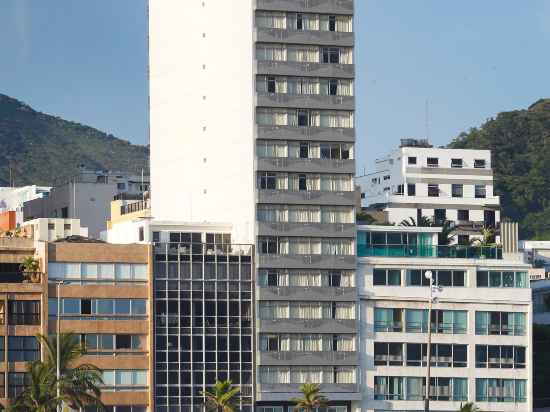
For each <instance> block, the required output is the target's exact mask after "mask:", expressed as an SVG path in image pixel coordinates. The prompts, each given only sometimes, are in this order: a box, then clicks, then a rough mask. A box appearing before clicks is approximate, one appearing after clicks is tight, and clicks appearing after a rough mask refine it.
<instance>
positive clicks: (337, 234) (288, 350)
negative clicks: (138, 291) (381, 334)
mask: <svg viewBox="0 0 550 412" xmlns="http://www.w3.org/2000/svg"><path fill="white" fill-rule="evenodd" d="M353 13H354V2H353V0H321V1H306V0H299V1H295V0H239V1H227V0H211V1H184V2H181V1H180V2H174V1H170V0H150V1H149V51H150V53H149V72H150V123H151V125H150V134H151V139H150V140H151V141H150V143H151V185H152V191H151V216H152V219H153V221H154V220H159V221H172V222H188V224H193V223H194V222H197V223H206V224H213V225H217V226H224V225H226V226H228V227H230V228H231V240H232V242H234V243H238V244H254V245H255V246H256V247H255V254H256V255H255V263H256V265H255V269H256V271H255V273H254V279H255V280H256V293H255V298H256V299H255V314H256V319H255V332H256V333H255V349H256V356H255V373H254V394H253V401H254V405H255V408H256V410H258V411H263V412H273V411H275V412H279V411H281V412H282V411H283V410H284V411H285V412H286V410H287V408H292V407H293V404H292V402H291V401H290V399H291V398H292V397H294V396H298V394H299V386H300V384H301V383H305V382H314V383H319V384H321V385H322V386H323V390H324V392H325V393H326V394H327V396H328V397H329V398H330V399H331V401H332V403H331V408H335V409H338V411H342V412H345V411H348V412H349V411H350V410H351V407H352V406H351V405H352V402H357V401H358V400H359V399H360V395H359V381H358V375H359V373H358V369H357V366H358V365H357V361H358V354H357V348H356V345H355V342H356V339H357V313H358V312H357V305H356V301H357V294H356V289H355V269H356V257H355V235H356V231H355V210H354V201H355V198H354V196H355V194H354V187H353V175H354V173H355V160H354V142H355V127H354V126H355V125H354V109H355V98H354V78H355V66H354V56H353V54H354V40H355V39H354V33H353ZM183 22H185V23H183ZM191 52H192V53H191ZM190 56H192V57H191V58H190ZM128 225H131V224H130V223H128ZM151 226H153V223H152V224H151ZM117 236H118V235H117ZM146 236H147V235H146ZM146 236H144V239H145V238H146ZM151 236H152V235H151ZM153 241H154V240H153ZM193 385H194V383H193ZM207 386H208V384H207V383H204V387H205V388H206V387H207ZM155 402H156V403H157V406H156V408H157V409H156V410H158V411H172V410H182V411H190V410H200V408H202V404H200V403H198V402H197V401H196V400H195V399H194V398H193V397H192V396H187V395H186V396H182V397H179V398H175V397H172V398H171V397H169V396H168V397H166V396H164V395H161V394H158V396H156V398H155ZM247 408H248V407H247ZM243 410H248V409H243Z"/></svg>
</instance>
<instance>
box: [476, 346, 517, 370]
mask: <svg viewBox="0 0 550 412" xmlns="http://www.w3.org/2000/svg"><path fill="white" fill-rule="evenodd" d="M525 359H526V358H525V347H524V346H508V345H476V368H501V369H511V368H515V369H524V368H525Z"/></svg>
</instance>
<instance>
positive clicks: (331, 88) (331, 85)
mask: <svg viewBox="0 0 550 412" xmlns="http://www.w3.org/2000/svg"><path fill="white" fill-rule="evenodd" d="M328 94H329V96H337V95H338V80H336V79H330V80H329V81H328Z"/></svg>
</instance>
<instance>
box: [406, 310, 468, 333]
mask: <svg viewBox="0 0 550 412" xmlns="http://www.w3.org/2000/svg"><path fill="white" fill-rule="evenodd" d="M405 319H406V326H405V329H406V331H407V332H427V331H428V311H427V310H423V309H406V310H405ZM466 319H467V315H466V311H461V310H433V311H432V319H431V323H432V332H433V333H445V334H464V333H466V327H467V322H466Z"/></svg>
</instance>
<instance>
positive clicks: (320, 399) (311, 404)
mask: <svg viewBox="0 0 550 412" xmlns="http://www.w3.org/2000/svg"><path fill="white" fill-rule="evenodd" d="M300 392H302V395H303V396H302V397H301V398H293V399H291V401H292V402H294V403H295V404H296V405H295V406H294V410H295V411H300V412H312V411H314V410H316V409H319V408H322V407H324V406H327V404H328V399H327V398H326V397H325V396H323V395H322V394H321V388H320V386H319V385H317V384H314V383H303V384H301V385H300Z"/></svg>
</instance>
